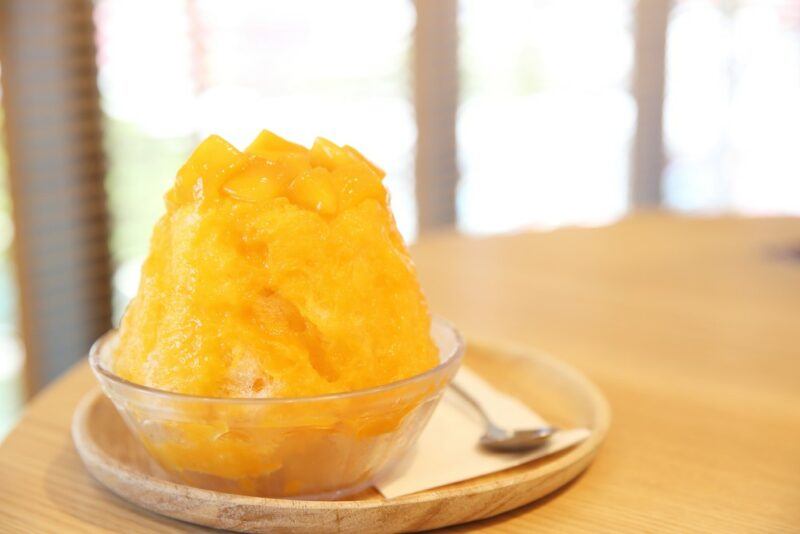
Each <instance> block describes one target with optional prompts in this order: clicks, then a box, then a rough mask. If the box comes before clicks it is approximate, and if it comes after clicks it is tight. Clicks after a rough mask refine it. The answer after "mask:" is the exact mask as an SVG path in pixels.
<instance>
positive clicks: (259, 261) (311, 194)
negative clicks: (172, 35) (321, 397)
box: [113, 131, 437, 397]
mask: <svg viewBox="0 0 800 534" xmlns="http://www.w3.org/2000/svg"><path fill="white" fill-rule="evenodd" d="M382 177H383V171H381V170H380V169H379V168H378V167H376V166H375V165H374V164H372V163H371V162H370V161H369V160H367V159H366V158H365V157H364V156H362V155H361V154H360V153H359V152H358V151H356V150H355V149H353V148H351V147H347V146H345V147H340V146H338V145H336V144H335V143H333V142H331V141H328V140H326V139H322V138H319V139H317V140H316V141H315V143H314V144H313V146H312V148H311V149H310V150H309V149H306V148H305V147H303V146H301V145H298V144H295V143H292V142H290V141H287V140H285V139H282V138H280V137H278V136H277V135H275V134H273V133H271V132H268V131H263V132H262V133H261V134H259V136H258V137H257V138H256V139H255V140H254V141H253V143H252V144H251V145H250V146H249V147H248V148H247V149H246V150H245V151H244V152H241V151H239V150H237V149H236V148H235V147H233V146H231V145H230V144H229V143H227V142H226V141H225V140H223V139H222V138H220V137H218V136H211V137H209V138H208V139H206V140H205V141H203V142H202V143H201V144H200V146H198V147H197V149H196V150H195V151H194V153H193V154H192V155H191V157H190V158H189V160H188V161H187V162H186V164H185V165H184V166H183V167H182V168H181V169H180V171H179V172H178V176H177V177H176V180H175V184H174V186H173V187H172V189H171V190H170V191H169V192H168V193H167V195H166V204H167V212H166V214H165V215H164V216H163V217H162V218H161V220H160V221H159V222H158V224H157V225H156V227H155V229H154V232H153V237H152V241H151V248H150V255H149V257H148V258H147V261H146V262H145V264H144V267H143V269H142V277H141V284H140V288H139V292H138V294H137V295H136V297H135V298H134V299H133V301H132V302H131V305H130V306H129V308H128V310H127V312H126V314H125V316H124V318H123V321H122V325H121V329H120V339H119V345H118V348H117V349H116V352H115V355H114V364H113V366H114V370H115V371H116V372H117V373H118V374H119V375H120V376H122V377H124V378H126V379H128V380H131V381H133V382H137V383H140V384H145V385H148V386H151V387H156V388H160V389H165V390H170V391H177V392H181V393H189V394H196V395H207V396H216V397H292V396H307V395H316V394H323V393H332V392H339V391H350V390H356V389H361V388H366V387H371V386H376V385H380V384H386V383H389V382H393V381H396V380H400V379H403V378H407V377H410V376H413V375H416V374H419V373H421V372H424V371H425V370H427V369H429V368H431V367H433V366H434V365H436V363H437V357H436V354H437V351H436V348H435V346H434V344H433V342H432V340H431V337H430V334H429V329H430V317H429V313H428V309H427V305H426V303H425V299H424V297H423V295H422V292H421V290H420V287H419V284H418V282H417V279H416V274H415V272H414V269H413V266H412V264H411V261H410V259H409V256H408V251H407V250H406V248H405V245H404V244H403V242H402V239H401V238H400V237H399V233H398V232H397V228H396V226H395V223H394V218H393V217H392V214H391V211H390V209H389V204H388V195H387V192H386V189H385V188H384V186H383V184H382V183H381V178H382Z"/></svg>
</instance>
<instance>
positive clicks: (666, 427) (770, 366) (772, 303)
mask: <svg viewBox="0 0 800 534" xmlns="http://www.w3.org/2000/svg"><path fill="white" fill-rule="evenodd" d="M798 249H800V220H798V219H761V220H752V219H750V220H748V219H734V218H723V219H708V220H698V219H682V218H676V217H670V216H665V215H638V216H635V217H632V218H630V219H628V220H626V221H624V222H622V223H619V224H617V225H614V226H612V227H607V228H597V229H564V230H558V231H554V232H545V233H524V234H519V235H513V236H503V237H494V238H484V239H467V238H463V237H456V236H452V235H440V236H432V237H429V238H426V239H425V240H423V241H422V242H420V243H419V244H418V245H417V246H416V247H415V248H414V251H413V252H414V256H415V258H416V261H417V265H418V268H419V272H420V276H421V278H422V283H423V285H424V287H425V288H426V292H427V294H428V297H429V299H430V302H431V306H432V308H433V309H434V311H435V312H436V313H438V314H440V315H443V316H445V317H448V318H450V319H452V320H453V321H454V322H455V323H456V324H458V325H459V327H460V328H461V329H462V330H463V331H465V332H467V333H468V334H473V335H478V336H481V337H493V338H494V337H499V338H504V339H508V340H511V341H515V342H520V343H523V344H527V345H530V346H534V347H538V348H541V349H542V350H544V351H546V352H549V353H552V354H555V355H557V356H558V357H559V358H560V359H562V360H565V361H567V362H568V363H570V364H572V365H573V366H574V367H576V368H578V369H579V370H581V371H582V372H584V374H586V375H587V376H588V377H589V378H590V379H591V380H592V381H593V382H594V383H595V384H597V385H598V386H599V387H600V389H601V390H602V391H603V392H604V394H605V395H606V397H607V398H608V400H609V402H610V404H611V408H612V411H613V413H614V424H613V425H612V427H611V431H610V433H609V435H608V438H607V440H606V443H605V445H604V446H603V449H602V451H601V454H599V455H598V456H597V458H596V459H595V461H594V463H593V464H592V466H591V467H590V468H589V469H588V470H587V471H586V472H585V473H584V475H582V476H581V477H579V478H578V479H577V480H576V481H575V482H573V483H572V484H569V485H568V486H566V487H565V488H564V489H563V490H560V491H558V492H556V493H555V494H553V495H551V496H549V497H546V498H545V499H542V500H539V501H537V502H535V503H533V504H531V505H527V506H525V507H522V508H519V509H517V510H514V511H512V512H509V513H506V514H503V515H500V516H497V517H494V518H491V519H486V520H483V521H479V522H476V523H470V524H467V525H463V526H460V527H455V528H454V530H465V531H466V530H486V531H492V532H508V533H527V532H531V531H536V532H632V533H633V532H636V533H639V532H798V530H800V527H799V525H800V410H799V409H798V406H800V261H798V257H799V256H800V252H798ZM92 387H94V383H93V378H92V377H91V375H90V373H89V371H88V368H87V367H86V366H85V364H83V363H81V364H79V365H78V366H76V367H75V368H74V369H73V370H71V371H70V372H69V373H68V374H67V375H65V376H64V377H63V378H62V379H60V380H58V381H57V382H55V383H54V384H53V385H52V386H50V387H49V388H48V389H47V390H45V391H44V392H43V393H42V394H41V395H40V396H39V397H37V398H36V399H35V400H34V401H33V402H32V403H31V404H30V405H29V407H28V409H27V411H26V412H25V414H24V417H23V419H22V421H21V422H20V424H19V425H18V426H17V427H16V428H15V430H13V431H12V433H11V434H10V435H9V436H8V438H7V439H6V440H5V441H4V442H3V444H2V445H0V518H2V519H1V520H0V530H3V531H8V532H92V531H95V532H119V531H123V532H145V531H147V532H174V531H184V530H186V531H188V530H192V529H194V528H195V527H192V526H190V525H187V524H185V523H180V522H177V521H172V520H168V519H163V518H160V517H157V516H155V515H151V514H148V513H146V512H141V511H139V510H138V509H135V508H134V507H133V506H132V505H128V504H126V503H125V502H124V501H123V500H122V499H119V498H118V497H116V496H114V495H113V494H111V493H110V492H108V491H106V490H104V489H103V488H102V487H101V486H100V485H99V484H98V483H96V482H94V481H93V479H92V478H91V477H90V475H89V474H88V473H87V472H86V471H85V469H84V468H83V466H82V464H81V462H80V459H79V458H78V456H77V454H76V453H75V451H74V448H73V446H72V443H71V441H70V437H69V424H70V417H71V415H72V412H73V410H74V409H75V406H76V404H77V402H78V400H79V399H80V398H81V396H83V395H84V394H85V393H86V392H87V391H88V390H89V389H90V388H92Z"/></svg>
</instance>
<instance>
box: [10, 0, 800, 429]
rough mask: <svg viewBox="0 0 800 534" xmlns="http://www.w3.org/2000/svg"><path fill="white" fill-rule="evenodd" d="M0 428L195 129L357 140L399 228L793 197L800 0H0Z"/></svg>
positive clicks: (115, 281) (411, 235)
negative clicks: (381, 172)
mask: <svg viewBox="0 0 800 534" xmlns="http://www.w3.org/2000/svg"><path fill="white" fill-rule="evenodd" d="M0 86H1V87H2V93H0V105H1V106H0V121H2V123H3V128H2V144H0V436H2V435H3V433H4V432H5V431H6V429H8V428H9V426H10V425H11V424H12V422H13V421H14V418H15V417H16V416H17V414H18V411H19V409H20V407H21V406H22V404H23V399H24V398H25V397H26V395H30V394H32V393H33V392H35V391H36V390H37V389H39V388H41V387H42V386H43V385H44V384H46V383H47V382H48V381H49V380H51V379H52V378H54V377H55V376H57V375H58V374H59V373H61V372H62V371H63V370H64V369H66V368H68V367H69V366H70V365H72V364H73V363H74V362H75V361H77V360H78V359H79V358H80V357H81V356H82V355H83V354H85V352H86V349H87V348H88V346H89V344H90V343H91V340H92V339H94V338H95V337H96V336H97V335H98V334H99V333H100V332H102V331H104V330H105V329H107V328H108V326H109V325H110V324H111V323H112V322H115V321H116V320H118V318H119V316H120V314H121V313H122V311H123V310H124V307H125V304H126V303H127V301H128V299H130V297H131V296H132V295H133V293H134V292H135V288H136V284H137V281H138V269H139V265H140V262H141V260H142V256H143V255H144V254H145V252H146V250H147V245H148V238H149V234H150V231H151V228H152V225H153V223H154V222H155V220H156V219H157V217H158V216H159V215H160V213H161V211H162V209H163V204H162V198H161V197H162V194H163V192H164V191H165V190H166V188H167V187H168V185H169V184H170V182H171V180H172V179H173V177H174V175H175V172H176V170H177V169H178V167H179V166H180V165H181V163H182V162H183V161H184V160H185V159H186V157H187V156H188V155H189V153H190V151H191V150H192V148H193V147H194V146H195V145H196V144H197V143H198V142H199V140H200V139H201V138H203V137H204V136H206V135H208V134H209V133H212V132H213V133H219V134H221V135H222V136H223V137H226V138H228V139H229V140H231V141H232V142H233V143H234V144H237V145H238V146H240V147H241V146H242V145H244V144H246V143H247V142H248V141H249V140H250V139H251V138H252V137H254V136H255V135H256V133H257V132H258V131H259V130H260V129H262V128H268V129H270V130H273V131H275V132H277V133H278V134H279V135H282V136H285V137H288V138H289V139H292V140H294V141H298V142H302V143H306V144H308V143H310V142H311V141H312V140H313V138H314V137H315V136H318V135H322V136H325V137H329V138H331V139H332V140H334V141H335V142H339V143H347V144H351V145H353V146H356V147H357V148H358V149H359V150H361V151H362V152H363V153H365V154H366V155H367V156H368V157H370V158H371V159H372V160H374V161H376V162H377V163H378V164H379V165H380V166H382V167H383V168H384V169H385V170H386V171H387V173H388V177H387V186H388V188H389V190H390V192H391V195H392V204H393V208H394V210H395V213H396V216H397V220H398V223H399V225H400V228H401V231H402V233H403V234H404V236H405V237H406V239H407V240H408V241H409V242H413V241H414V240H416V239H417V238H418V237H419V236H420V235H424V234H425V233H426V232H430V231H436V230H440V229H442V228H448V227H451V226H454V227H455V228H457V229H458V230H459V231H462V232H466V233H470V234H493V233H499V232H511V231H520V230H524V229H531V228H533V229H551V228H556V227H560V226H564V225H604V224H610V223H612V222H614V221H615V220H617V219H619V218H621V217H624V216H625V215H626V214H627V213H629V212H631V211H633V210H643V209H660V210H674V211H677V212H686V213H692V214H700V215H713V214H718V213H735V214H742V215H747V216H750V215H800V0H775V1H770V0H750V1H747V0H717V1H712V0H674V1H666V0H640V1H638V2H636V1H633V0H558V1H556V0H417V1H416V2H414V1H411V0H382V1H380V2H376V1H369V0H339V1H337V2H325V1H323V0H295V1H293V2H285V1H281V2H279V1H273V0H227V1H223V0H205V1H204V0H138V1H133V0H96V1H94V2H91V1H88V0H0Z"/></svg>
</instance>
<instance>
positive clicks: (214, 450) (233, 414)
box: [89, 318, 464, 499]
mask: <svg viewBox="0 0 800 534" xmlns="http://www.w3.org/2000/svg"><path fill="white" fill-rule="evenodd" d="M431 336H432V337H433V340H434V341H435V343H436V345H437V347H438V348H439V361H440V363H439V365H438V366H437V367H434V368H433V369H430V370H429V371H426V372H425V373H422V374H420V375H417V376H414V377H411V378H407V379H405V380H401V381H398V382H393V383H391V384H386V385H383V386H378V387H374V388H370V389H363V390H358V391H350V392H344V393H337V394H331V395H320V396H315V397H294V398H276V399H232V398H216V397H198V396H192V395H183V394H180V393H173V392H169V391H164V390H158V389H153V388H149V387H146V386H142V385H139V384H134V383H132V382H128V381H127V380H125V379H123V378H120V377H119V376H117V375H115V374H114V373H113V372H111V371H110V366H109V365H108V363H109V359H110V357H111V354H112V353H113V349H114V345H115V343H116V341H117V337H116V332H115V331H111V332H109V333H107V334H106V335H104V336H103V337H101V338H100V339H99V340H98V341H97V342H96V343H95V344H94V346H93V347H92V349H91V351H90V353H89V361H90V364H91V367H92V370H93V371H94V374H95V376H96V377H97V379H98V380H99V381H100V385H101V386H102V388H103V391H104V392H105V394H106V395H108V397H109V398H110V399H111V401H112V402H113V403H114V405H115V406H116V407H117V410H118V411H119V413H120V414H121V415H122V417H123V419H124V420H125V422H126V423H127V425H128V427H129V428H130V429H131V431H132V432H133V434H134V435H135V436H136V437H137V438H138V439H139V440H140V441H141V443H142V444H143V445H144V447H145V448H146V449H147V451H148V452H149V453H150V455H151V456H152V457H153V458H154V459H155V460H156V461H157V462H158V463H159V464H160V465H161V467H162V468H163V469H164V470H165V471H166V472H167V473H168V474H169V475H170V476H171V477H172V478H173V479H174V480H176V481H177V482H181V483H184V484H189V485H192V486H196V487H200V488H206V489H212V490H217V491H224V492H228V493H239V494H244V495H260V496H266V497H292V498H302V499H338V498H341V497H343V496H346V495H350V494H353V493H356V492H358V491H361V490H362V489H364V488H366V487H368V486H370V485H371V484H372V481H373V480H375V479H376V478H377V477H378V476H380V475H381V474H382V473H384V472H385V471H386V470H388V469H390V468H391V467H392V465H393V464H395V463H396V462H397V461H398V460H400V459H401V458H402V457H403V456H404V454H405V453H406V452H408V450H409V449H410V448H411V446H412V445H413V444H414V443H415V441H416V440H417V437H418V436H419V434H420V432H421V431H422V429H423V428H424V426H425V424H426V423H427V422H428V419H429V418H430V416H431V414H432V412H433V410H434V408H435V407H436V405H437V404H438V402H439V399H440V397H441V395H442V392H443V390H444V388H445V387H446V386H447V384H448V383H449V382H450V380H451V379H452V378H453V376H454V375H455V373H456V371H457V369H458V366H459V364H460V362H461V356H462V354H463V352H464V343H463V340H462V339H461V336H460V335H459V333H458V332H457V331H456V330H455V328H453V326H452V325H450V324H449V323H447V322H446V321H444V320H442V319H439V318H434V320H433V322H432V325H431Z"/></svg>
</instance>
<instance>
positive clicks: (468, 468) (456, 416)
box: [375, 367, 590, 498]
mask: <svg viewBox="0 0 800 534" xmlns="http://www.w3.org/2000/svg"><path fill="white" fill-rule="evenodd" d="M455 380H456V381H457V382H458V384H459V385H461V386H462V387H463V388H464V389H466V390H467V391H469V392H470V393H471V394H473V395H474V396H475V398H476V399H478V400H479V401H480V402H481V404H482V405H483V406H484V407H485V408H486V411H487V412H488V413H489V414H491V416H492V418H493V419H495V420H496V423H497V424H499V425H500V426H503V427H506V428H510V429H524V428H536V427H539V426H542V425H546V424H547V422H546V421H545V420H544V419H542V418H541V417H540V416H539V415H538V414H537V413H535V412H533V411H532V410H531V409H530V408H528V407H527V406H525V405H524V404H523V403H522V402H520V401H519V400H517V399H515V398H513V397H510V396H508V395H506V394H504V393H501V392H499V391H497V390H496V389H494V388H493V387H492V386H491V385H489V384H488V383H487V382H486V381H484V380H483V379H482V378H480V377H479V376H478V375H477V374H475V373H474V372H472V371H470V370H469V369H467V368H463V367H462V368H461V370H460V371H459V372H458V375H456V378H455ZM483 431H484V423H483V420H482V419H481V416H480V415H479V414H478V413H477V412H476V411H475V408H473V407H472V406H470V405H469V404H468V403H467V402H466V401H464V400H463V399H462V398H461V397H460V396H459V395H458V394H457V393H455V392H454V391H452V390H450V389H448V390H447V391H445V394H444V397H443V398H442V400H441V402H440V403H439V406H438V407H437V408H436V411H435V412H434V413H433V415H432V416H431V420H430V422H429V423H428V426H426V427H425V430H423V432H422V435H421V436H420V438H419V441H418V442H417V445H416V447H415V449H414V450H413V451H411V452H410V453H409V455H408V456H407V457H406V458H405V459H404V460H403V461H402V462H401V464H400V465H398V466H396V467H395V469H393V470H392V471H391V473H388V474H387V475H386V476H385V477H384V478H383V479H381V480H379V481H378V482H377V483H376V484H375V487H376V488H377V489H378V491H380V492H381V493H382V494H383V496H384V497H386V498H392V497H399V496H401V495H407V494H409V493H415V492H417V491H422V490H425V489H429V488H435V487H437V486H444V485H445V484H450V483H452V482H458V481H460V480H467V479H469V478H474V477H477V476H480V475H485V474H487V473H492V472H495V471H500V470H502V469H507V468H509V467H513V466H515V465H520V464H522V463H525V462H530V461H532V460H536V459H537V458H542V457H544V456H547V455H549V454H553V453H555V452H558V451H560V450H563V449H565V448H567V447H571V446H572V445H575V444H577V443H579V442H581V441H583V440H584V439H586V438H587V437H588V436H589V433H590V432H589V430H588V429H586V428H575V429H569V430H561V431H559V432H558V433H556V434H555V435H553V437H552V438H550V441H548V442H547V443H546V444H545V445H543V446H542V447H540V448H537V449H534V450H532V451H528V452H521V453H497V452H488V451H485V450H483V449H482V448H480V446H479V445H478V439H479V438H480V437H481V435H483Z"/></svg>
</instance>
